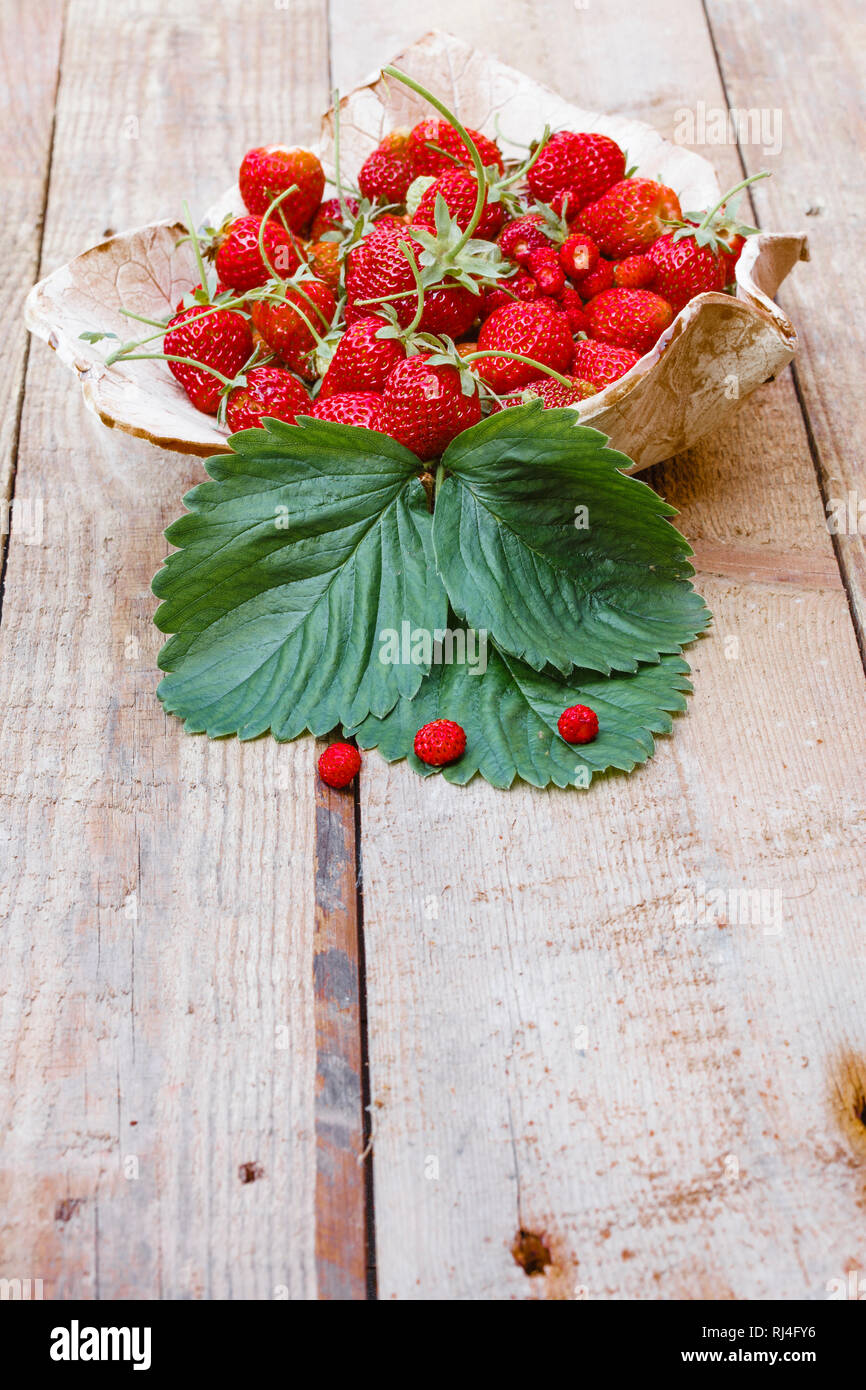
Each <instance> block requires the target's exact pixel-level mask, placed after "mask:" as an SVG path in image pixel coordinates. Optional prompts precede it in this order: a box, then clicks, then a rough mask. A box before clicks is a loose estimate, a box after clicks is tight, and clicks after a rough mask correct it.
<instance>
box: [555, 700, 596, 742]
mask: <svg viewBox="0 0 866 1390" xmlns="http://www.w3.org/2000/svg"><path fill="white" fill-rule="evenodd" d="M556 727H557V728H558V729H559V732H560V733H561V734H562V737H563V738H564V739H565V741H566V743H592V741H593V739H594V738H596V737H597V735H598V715H597V714H596V712H595V710H592V709H590V708H589V706H588V705H571V706H570V707H569V708H568V709H566V710H563V712H562V714H561V715H560V716H559V719H558V720H557V724H556Z"/></svg>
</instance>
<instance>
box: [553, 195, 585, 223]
mask: <svg viewBox="0 0 866 1390" xmlns="http://www.w3.org/2000/svg"><path fill="white" fill-rule="evenodd" d="M550 206H551V208H552V209H553V211H554V212H555V213H556V216H557V217H560V218H561V219H562V221H563V222H565V223H566V224H567V225H570V224H571V223H572V222H574V221H576V219H577V217H578V216H579V214H580V209H581V203H580V199H579V198H578V196H577V194H576V193H573V192H571V191H570V190H569V189H567V188H563V189H562V190H561V192H559V193H554V195H553V197H552V198H551V200H550Z"/></svg>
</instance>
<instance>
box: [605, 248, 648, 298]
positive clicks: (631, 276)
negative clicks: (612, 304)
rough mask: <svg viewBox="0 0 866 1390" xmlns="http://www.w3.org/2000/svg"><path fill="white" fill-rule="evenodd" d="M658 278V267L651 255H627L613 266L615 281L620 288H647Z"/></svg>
mask: <svg viewBox="0 0 866 1390" xmlns="http://www.w3.org/2000/svg"><path fill="white" fill-rule="evenodd" d="M655 278H656V268H655V265H654V264H653V261H652V257H651V256H649V255H637V256H626V258H625V260H624V261H617V263H616V265H615V266H614V268H613V283H614V284H615V285H616V287H617V289H620V290H646V289H649V287H650V285H651V284H652V282H653V281H654V280H655Z"/></svg>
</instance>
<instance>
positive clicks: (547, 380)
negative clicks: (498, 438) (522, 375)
mask: <svg viewBox="0 0 866 1390" xmlns="http://www.w3.org/2000/svg"><path fill="white" fill-rule="evenodd" d="M595 393H596V388H595V387H594V386H593V385H591V384H590V382H588V381H581V380H580V378H579V377H574V378H572V384H571V385H570V386H563V384H562V382H561V381H554V379H553V377H552V376H543V377H538V378H537V380H535V381H528V382H527V383H526V385H525V386H524V388H523V391H522V393H521V394H520V395H519V396H515V397H514V398H513V399H512V400H507V401H506V402H505V404H506V405H507V406H508V405H524V404H525V402H526V400H531V399H533V398H535V397H537V398H538V399H539V400H540V401H541V402H542V404H543V405H544V408H545V410H555V409H556V408H557V407H558V406H564V405H576V403H577V402H578V401H585V400H586V399H587V397H588V396H594V395H595Z"/></svg>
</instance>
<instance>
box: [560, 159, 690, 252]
mask: <svg viewBox="0 0 866 1390" xmlns="http://www.w3.org/2000/svg"><path fill="white" fill-rule="evenodd" d="M682 215H683V214H682V210H681V208H680V201H679V198H678V197H677V195H676V193H674V191H673V189H672V188H666V187H665V185H664V184H663V183H656V182H655V181H654V180H653V179H623V180H622V181H621V182H620V183H615V184H614V185H613V187H612V188H609V189H608V190H607V192H606V193H604V194H603V195H602V197H600V198H599V199H598V200H597V201H596V202H593V203H590V204H589V206H588V207H585V208H583V210H582V212H581V214H580V218H579V219H578V225H579V227H580V229H581V231H583V232H587V233H588V234H589V236H591V237H592V239H593V241H594V242H595V243H596V244H597V246H598V249H599V251H601V252H602V253H603V254H604V255H605V256H610V257H611V258H612V259H613V260H621V259H622V257H623V256H631V255H634V253H635V252H636V251H645V250H647V248H648V247H650V246H652V244H653V242H654V241H655V240H656V239H657V238H658V237H660V236H661V235H662V233H663V232H664V231H665V223H666V222H669V221H674V222H678V221H679V220H680V219H681V218H682Z"/></svg>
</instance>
